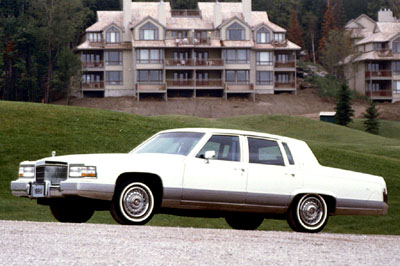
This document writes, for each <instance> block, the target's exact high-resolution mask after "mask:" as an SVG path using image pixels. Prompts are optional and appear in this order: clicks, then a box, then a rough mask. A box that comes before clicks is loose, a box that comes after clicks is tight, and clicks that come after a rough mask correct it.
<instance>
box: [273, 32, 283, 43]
mask: <svg viewBox="0 0 400 266" xmlns="http://www.w3.org/2000/svg"><path fill="white" fill-rule="evenodd" d="M274 41H275V42H284V41H285V33H274Z"/></svg>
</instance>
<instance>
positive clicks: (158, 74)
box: [138, 70, 162, 84]
mask: <svg viewBox="0 0 400 266" xmlns="http://www.w3.org/2000/svg"><path fill="white" fill-rule="evenodd" d="M138 82H143V83H157V84H159V83H161V82H162V71H161V70H138Z"/></svg>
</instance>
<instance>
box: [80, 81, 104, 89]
mask: <svg viewBox="0 0 400 266" xmlns="http://www.w3.org/2000/svg"><path fill="white" fill-rule="evenodd" d="M82 89H86V90H97V89H104V81H92V82H83V83H82Z"/></svg>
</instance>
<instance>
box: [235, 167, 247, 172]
mask: <svg viewBox="0 0 400 266" xmlns="http://www.w3.org/2000/svg"><path fill="white" fill-rule="evenodd" d="M234 170H235V171H242V172H244V171H245V169H244V168H234Z"/></svg>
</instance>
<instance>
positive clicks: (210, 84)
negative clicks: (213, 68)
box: [196, 79, 224, 89]
mask: <svg viewBox="0 0 400 266" xmlns="http://www.w3.org/2000/svg"><path fill="white" fill-rule="evenodd" d="M223 86H224V82H223V81H222V80H221V79H209V80H196V87H197V88H199V89H201V88H221V87H223Z"/></svg>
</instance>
